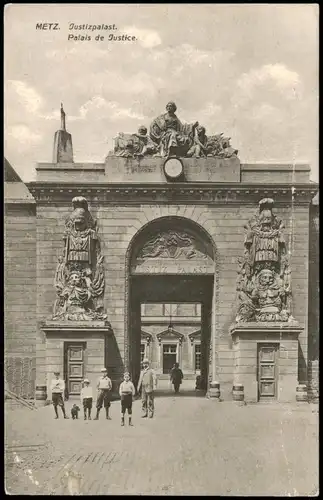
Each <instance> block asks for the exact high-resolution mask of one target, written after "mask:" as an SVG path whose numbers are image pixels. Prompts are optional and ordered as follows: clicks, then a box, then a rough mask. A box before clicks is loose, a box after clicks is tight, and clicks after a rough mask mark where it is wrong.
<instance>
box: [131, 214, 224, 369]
mask: <svg viewBox="0 0 323 500" xmlns="http://www.w3.org/2000/svg"><path fill="white" fill-rule="evenodd" d="M176 230H179V231H181V232H182V233H185V234H187V235H188V236H189V237H192V239H193V240H194V245H195V248H196V250H197V254H198V255H199V253H200V252H201V254H203V253H204V254H205V262H206V261H207V265H204V266H200V267H197V268H195V270H194V273H195V274H197V275H198V274H200V275H203V274H208V275H209V276H212V277H213V279H214V284H215V286H216V289H218V286H217V282H218V279H217V275H218V270H217V260H218V259H217V253H218V252H217V248H216V244H215V242H214V240H213V238H212V236H211V235H210V234H209V232H208V231H207V230H206V229H205V228H204V227H202V226H201V225H200V224H199V223H198V222H196V221H194V220H192V219H189V218H187V217H183V216H177V215H166V216H162V217H157V218H155V219H153V220H151V221H148V222H147V223H146V224H144V225H143V226H142V227H141V228H140V229H139V230H137V231H136V233H135V234H134V235H133V236H132V238H131V240H130V242H129V244H128V247H127V251H126V255H125V259H126V262H125V270H126V276H125V318H124V360H125V365H126V367H127V369H129V368H130V366H129V365H130V348H131V346H130V328H131V318H130V316H131V311H130V307H131V304H130V302H131V299H130V288H131V278H132V277H133V263H134V260H136V259H137V257H138V255H139V253H140V251H141V250H142V248H143V247H144V245H145V243H147V242H148V241H149V240H151V239H153V238H154V236H157V235H158V234H160V233H161V232H163V231H164V232H167V231H176ZM191 259H192V260H191ZM191 259H188V260H191V262H193V261H194V256H193V257H192V258H191ZM198 260H199V258H198V257H197V259H196V261H198ZM211 262H212V265H210V263H211ZM158 274H163V272H162V271H161V272H159V273H158ZM165 274H167V272H166V273H165ZM174 274H177V273H176V272H175V273H174ZM178 274H180V273H178ZM184 274H186V273H185V272H184Z"/></svg>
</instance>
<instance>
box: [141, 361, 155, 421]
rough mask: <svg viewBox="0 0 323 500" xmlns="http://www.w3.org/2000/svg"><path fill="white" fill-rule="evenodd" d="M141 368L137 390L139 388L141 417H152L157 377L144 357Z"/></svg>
mask: <svg viewBox="0 0 323 500" xmlns="http://www.w3.org/2000/svg"><path fill="white" fill-rule="evenodd" d="M142 365H143V370H142V371H141V373H140V377H139V382H138V386H137V391H138V392H139V391H140V388H141V401H142V411H143V415H142V417H143V418H145V417H147V416H148V411H149V418H153V416H154V409H155V407H154V391H155V390H156V389H157V377H156V374H155V372H154V370H153V369H152V368H149V361H148V359H147V358H145V359H144V360H143V362H142Z"/></svg>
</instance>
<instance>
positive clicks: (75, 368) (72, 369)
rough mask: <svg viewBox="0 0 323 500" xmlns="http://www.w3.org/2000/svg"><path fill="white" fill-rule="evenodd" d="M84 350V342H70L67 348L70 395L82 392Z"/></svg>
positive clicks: (67, 380) (67, 377)
mask: <svg viewBox="0 0 323 500" xmlns="http://www.w3.org/2000/svg"><path fill="white" fill-rule="evenodd" d="M84 351H85V345H84V344H82V343H74V342H73V343H68V344H67V345H66V349H65V357H66V383H67V390H68V394H69V396H76V395H79V394H80V393H81V389H82V381H83V379H84Z"/></svg>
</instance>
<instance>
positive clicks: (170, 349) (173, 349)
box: [163, 344, 177, 354]
mask: <svg viewBox="0 0 323 500" xmlns="http://www.w3.org/2000/svg"><path fill="white" fill-rule="evenodd" d="M163 350H164V354H176V353H177V345H171V344H165V345H164V346H163Z"/></svg>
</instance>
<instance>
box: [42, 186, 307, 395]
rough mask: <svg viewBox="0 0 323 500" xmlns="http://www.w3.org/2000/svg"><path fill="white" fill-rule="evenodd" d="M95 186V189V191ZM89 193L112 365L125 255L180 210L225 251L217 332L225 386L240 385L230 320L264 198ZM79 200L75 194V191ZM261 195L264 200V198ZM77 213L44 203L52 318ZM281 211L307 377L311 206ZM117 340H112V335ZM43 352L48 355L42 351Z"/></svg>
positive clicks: (120, 327) (219, 263)
mask: <svg viewBox="0 0 323 500" xmlns="http://www.w3.org/2000/svg"><path fill="white" fill-rule="evenodd" d="M89 191H90V190H89ZM83 194H84V195H85V196H87V198H88V201H89V209H90V211H91V213H92V215H93V216H94V217H95V218H97V220H98V227H99V234H100V237H101V241H102V253H103V255H104V258H105V270H106V291H105V308H106V311H107V314H108V318H109V321H110V322H111V326H112V329H113V331H114V337H115V343H113V345H112V344H111V346H110V348H109V347H108V360H107V365H108V366H111V367H113V368H114V371H115V373H116V372H118V373H119V374H120V375H121V372H122V369H123V366H122V360H123V359H124V349H125V343H124V342H125V341H124V339H125V321H124V317H125V313H126V311H125V291H126V288H125V286H126V279H127V269H126V259H125V255H126V252H127V249H128V247H129V244H130V242H131V240H132V238H133V237H134V236H135V235H136V233H137V232H138V231H139V230H140V229H141V228H142V227H143V226H144V225H146V224H147V223H148V222H150V221H153V220H155V219H157V218H160V217H166V216H177V217H183V218H187V219H191V220H193V221H195V222H196V223H198V224H199V225H200V226H202V228H204V229H205V230H206V231H207V232H208V233H209V234H210V236H211V238H212V239H213V241H214V244H215V246H216V249H217V257H216V269H217V282H218V291H219V293H218V300H217V304H216V315H217V322H216V330H217V336H218V350H219V366H218V373H219V379H220V382H221V384H222V383H223V384H224V385H225V384H228V386H230V385H231V384H232V379H233V360H232V359H233V358H232V342H231V338H230V335H229V326H230V324H231V323H232V321H233V319H234V317H235V305H236V302H235V295H236V292H235V289H236V278H237V258H238V257H239V256H240V255H241V254H242V253H243V241H244V231H243V225H244V224H245V223H246V222H247V221H248V220H249V219H250V218H251V217H252V216H253V215H254V213H255V212H256V211H257V204H253V203H250V204H248V203H244V204H236V203H235V204H230V202H227V203H226V202H225V201H224V202H223V203H222V204H216V205H212V204H207V205H206V204H205V205H203V204H201V203H199V204H194V202H193V201H192V204H183V203H182V204H176V203H169V204H158V203H157V202H156V204H148V203H139V202H138V203H136V202H135V200H132V202H131V203H124V204H123V203H122V202H120V203H119V204H117V205H112V204H111V205H110V204H108V203H100V202H99V201H98V198H96V197H95V196H94V195H93V194H91V193H89V194H87V190H86V188H85V189H84V191H83ZM71 198H72V195H71ZM258 201H259V200H258ZM70 212H71V199H68V198H67V197H66V203H62V202H60V203H59V204H58V203H56V204H55V202H52V203H46V204H45V203H42V202H39V204H38V206H37V262H38V264H37V283H38V290H37V317H38V321H42V320H44V319H46V317H48V316H50V315H51V313H52V307H53V304H54V301H55V290H54V287H53V278H54V273H55V268H56V265H57V258H58V256H59V255H60V254H61V252H62V249H63V242H62V236H63V231H64V220H65V217H66V216H67V215H68V214H69V213H70ZM276 212H277V214H278V215H279V216H280V217H282V219H283V220H284V222H285V225H286V230H285V233H284V234H285V238H286V241H287V245H288V248H289V249H290V250H291V253H292V257H291V269H292V280H293V281H292V283H293V307H294V317H295V319H296V320H298V321H299V322H300V324H301V326H303V327H304V330H303V332H302V333H301V335H300V338H299V380H300V381H303V380H306V378H307V350H308V346H307V334H308V332H307V317H308V301H307V298H308V297H307V293H308V292H307V287H308V281H307V279H308V251H309V209H308V205H307V204H300V205H297V204H295V205H294V206H293V207H292V206H291V204H285V205H279V206H278V208H277V209H276ZM38 335H39V341H40V343H41V346H40V349H39V350H38V359H37V377H39V376H40V378H41V376H42V375H43V376H45V372H46V368H45V364H46V357H45V346H44V341H45V339H44V335H43V334H42V332H41V331H40V329H39V331H38ZM109 342H112V341H110V340H109ZM42 351H43V354H42Z"/></svg>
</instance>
